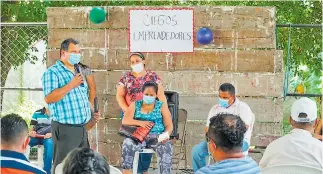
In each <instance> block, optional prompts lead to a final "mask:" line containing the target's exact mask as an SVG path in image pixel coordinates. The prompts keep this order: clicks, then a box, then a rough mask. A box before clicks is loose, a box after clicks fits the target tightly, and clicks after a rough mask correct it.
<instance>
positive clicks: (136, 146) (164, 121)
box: [122, 81, 173, 174]
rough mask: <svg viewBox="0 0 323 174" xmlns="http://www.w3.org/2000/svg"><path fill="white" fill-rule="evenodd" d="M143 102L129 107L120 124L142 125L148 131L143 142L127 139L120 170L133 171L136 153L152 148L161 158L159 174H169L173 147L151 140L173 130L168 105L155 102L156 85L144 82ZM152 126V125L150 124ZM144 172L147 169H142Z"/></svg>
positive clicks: (167, 142)
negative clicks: (146, 147)
mask: <svg viewBox="0 0 323 174" xmlns="http://www.w3.org/2000/svg"><path fill="white" fill-rule="evenodd" d="M142 91H143V99H142V100H138V101H136V102H134V103H132V104H131V105H130V107H129V108H128V109H127V111H126V113H125V117H124V118H123V120H122V124H123V125H130V126H141V127H146V128H148V129H149V128H151V129H150V132H149V135H148V136H147V137H146V138H145V142H143V143H138V142H136V141H134V140H132V139H130V138H126V139H125V140H124V141H123V145H122V168H123V169H124V170H123V173H124V174H128V173H130V169H132V165H133V159H134V156H135V152H136V151H138V150H140V149H142V148H145V146H146V145H147V146H151V145H154V147H152V148H153V149H154V150H155V151H156V152H157V154H158V157H159V158H160V168H159V169H160V171H161V172H160V173H162V174H169V173H170V170H171V167H172V146H171V144H170V142H169V140H168V139H166V140H164V141H163V142H162V143H157V145H156V144H155V142H154V141H150V140H153V139H156V138H158V136H159V135H161V134H163V135H167V134H168V137H169V135H170V134H171V133H172V131H173V123H172V117H171V114H170V112H169V109H168V107H167V105H166V104H165V103H163V102H161V101H158V100H156V98H157V93H158V85H157V83H155V82H151V81H150V82H146V83H145V84H144V86H143V87H142ZM152 123H154V124H152ZM143 172H147V170H143Z"/></svg>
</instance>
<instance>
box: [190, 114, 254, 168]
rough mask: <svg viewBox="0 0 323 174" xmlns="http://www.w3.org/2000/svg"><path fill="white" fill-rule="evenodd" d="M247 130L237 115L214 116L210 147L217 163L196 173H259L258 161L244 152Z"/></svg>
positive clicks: (210, 127)
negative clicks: (243, 146) (243, 145)
mask: <svg viewBox="0 0 323 174" xmlns="http://www.w3.org/2000/svg"><path fill="white" fill-rule="evenodd" d="M246 131H247V128H246V124H245V123H244V122H243V121H242V119H241V118H240V117H239V116H237V115H233V114H229V113H219V114H217V115H215V116H213V117H212V118H211V120H210V124H209V130H208V148H209V152H210V154H211V155H212V157H213V158H214V160H215V161H216V163H215V164H214V165H210V166H206V167H203V168H201V169H199V170H198V171H197V172H196V174H211V173H212V174H224V173H225V174H233V173H246V174H259V173H260V168H259V166H258V165H257V163H256V162H255V161H254V160H253V159H252V158H250V157H249V156H245V155H244V154H243V152H242V144H243V139H244V134H245V133H246Z"/></svg>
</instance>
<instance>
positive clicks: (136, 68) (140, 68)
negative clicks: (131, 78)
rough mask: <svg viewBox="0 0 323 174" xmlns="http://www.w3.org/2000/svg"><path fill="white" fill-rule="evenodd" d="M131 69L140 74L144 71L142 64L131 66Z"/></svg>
mask: <svg viewBox="0 0 323 174" xmlns="http://www.w3.org/2000/svg"><path fill="white" fill-rule="evenodd" d="M131 68H132V71H133V72H135V73H140V72H141V71H142V70H143V69H144V65H143V64H142V63H137V64H136V65H132V66H131Z"/></svg>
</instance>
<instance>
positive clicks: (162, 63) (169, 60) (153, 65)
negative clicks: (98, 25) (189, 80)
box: [108, 49, 279, 72]
mask: <svg viewBox="0 0 323 174" xmlns="http://www.w3.org/2000/svg"><path fill="white" fill-rule="evenodd" d="M128 56H129V54H128V52H127V51H126V50H109V51H108V69H109V70H110V69H111V70H127V69H129V68H130V62H129V59H128ZM275 56H276V53H275V50H235V51H233V50H220V49H217V50H196V51H194V52H193V53H174V54H170V53H148V54H146V57H145V58H146V67H147V68H149V69H152V70H154V71H179V70H180V71H182V70H207V71H209V70H211V71H230V72H274V68H275V60H276V59H277V60H278V58H276V57H275ZM277 56H279V55H277Z"/></svg>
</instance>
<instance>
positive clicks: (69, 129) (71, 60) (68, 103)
mask: <svg viewBox="0 0 323 174" xmlns="http://www.w3.org/2000/svg"><path fill="white" fill-rule="evenodd" d="M80 60H81V54H80V46H79V44H78V41H76V40H74V39H71V38H70V39H66V40H64V41H63V42H62V44H61V49H60V60H57V62H56V64H55V65H53V66H51V67H50V68H48V69H47V71H46V72H45V73H44V75H43V77H42V85H43V91H44V96H45V102H46V103H47V104H48V109H49V112H50V116H51V118H52V139H53V144H54V154H53V160H54V167H53V169H54V170H53V172H55V167H56V166H57V165H58V164H59V163H61V162H62V161H63V159H64V158H65V157H66V156H67V154H68V153H69V152H70V151H71V150H73V149H74V148H78V147H89V142H88V136H87V132H86V128H85V124H87V123H88V122H97V121H98V118H99V117H100V113H95V114H94V117H93V119H91V106H90V102H89V97H88V84H87V82H86V80H84V79H83V78H84V77H83V76H82V74H81V73H78V74H77V73H76V72H77V71H76V68H78V67H77V64H78V63H79V62H80ZM75 65H76V66H75Z"/></svg>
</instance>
